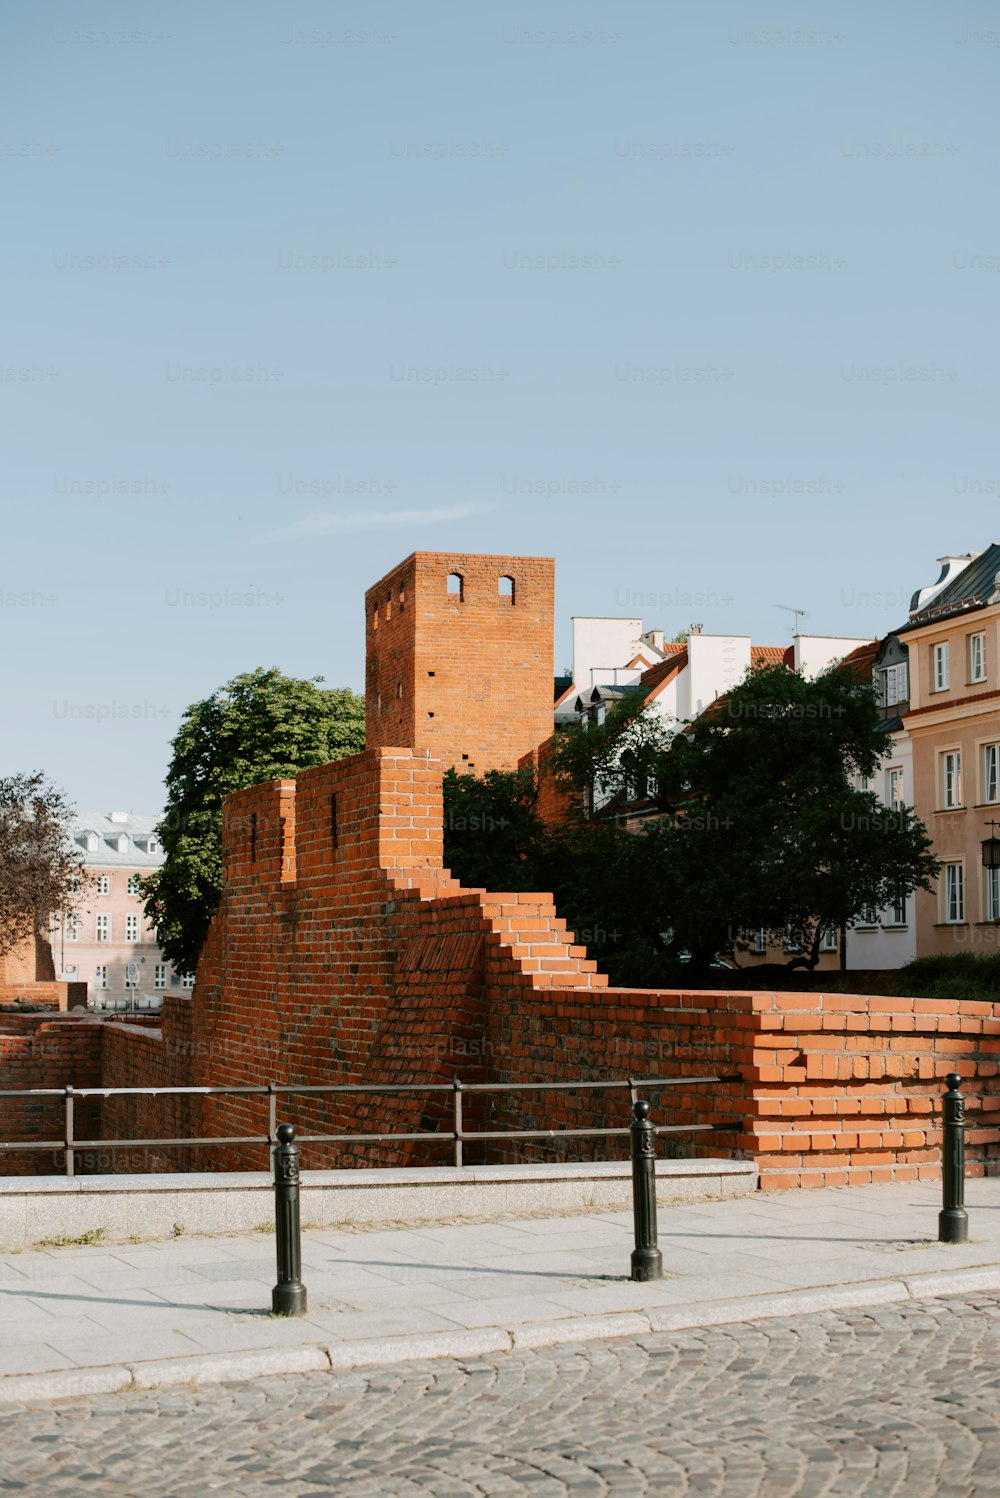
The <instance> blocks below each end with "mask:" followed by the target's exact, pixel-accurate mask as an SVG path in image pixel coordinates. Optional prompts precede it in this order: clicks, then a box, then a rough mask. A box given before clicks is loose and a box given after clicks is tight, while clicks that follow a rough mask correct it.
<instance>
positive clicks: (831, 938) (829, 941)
mask: <svg viewBox="0 0 1000 1498" xmlns="http://www.w3.org/2000/svg"><path fill="white" fill-rule="evenodd" d="M819 949H820V951H821V952H835V951H836V950H837V933H836V930H835V929H834V927H833V926H824V927H823V930H822V932H821V933H820V938H819Z"/></svg>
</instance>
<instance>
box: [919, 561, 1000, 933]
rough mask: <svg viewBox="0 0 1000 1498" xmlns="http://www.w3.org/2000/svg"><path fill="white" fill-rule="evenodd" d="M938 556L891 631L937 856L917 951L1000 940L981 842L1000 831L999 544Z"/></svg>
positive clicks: (997, 906)
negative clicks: (933, 573) (931, 580)
mask: <svg viewBox="0 0 1000 1498" xmlns="http://www.w3.org/2000/svg"><path fill="white" fill-rule="evenodd" d="M942 561H943V564H944V569H945V570H944V572H943V574H942V578H941V579H939V581H938V584H937V585H935V587H934V588H932V589H925V590H923V592H922V593H921V594H918V595H917V596H916V597H915V598H914V608H913V609H912V610H911V613H910V618H909V622H908V623H907V624H905V625H904V626H903V627H902V628H901V629H900V630H898V631H897V635H898V637H899V640H900V641H901V642H902V643H904V644H905V645H906V647H907V650H908V655H909V680H910V700H909V709H908V711H907V712H906V714H905V717H904V722H905V725H906V728H907V731H908V732H909V735H910V739H911V743H912V753H913V803H914V806H915V809H916V812H917V815H918V816H919V817H920V818H921V820H922V821H923V822H924V823H925V825H926V827H927V829H928V831H929V832H930V834H931V837H932V839H933V843H934V853H935V855H936V857H937V858H939V859H940V861H941V874H940V878H939V879H938V884H937V890H936V891H935V893H934V894H928V893H927V892H925V891H923V890H918V891H917V894H916V925H917V956H918V957H923V956H927V955H930V954H932V953H954V952H961V951H968V952H978V953H985V952H990V951H996V950H998V944H1000V869H997V868H990V867H987V866H986V864H987V863H988V862H990V861H991V857H992V854H991V852H990V850H984V847H983V844H984V843H986V842H988V841H989V840H990V839H991V838H992V837H993V835H994V833H995V834H996V835H997V836H998V837H1000V545H993V546H990V547H988V548H987V549H986V550H985V551H982V552H979V553H978V554H971V555H969V556H967V557H946V558H942ZM991 823H995V824H996V825H995V826H991Z"/></svg>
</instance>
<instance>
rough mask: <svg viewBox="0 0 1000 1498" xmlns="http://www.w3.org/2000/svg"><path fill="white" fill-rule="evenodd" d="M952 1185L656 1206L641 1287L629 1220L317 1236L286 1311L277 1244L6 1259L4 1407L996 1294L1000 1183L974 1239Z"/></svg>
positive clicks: (0, 1319) (220, 1241) (39, 1252)
mask: <svg viewBox="0 0 1000 1498" xmlns="http://www.w3.org/2000/svg"><path fill="white" fill-rule="evenodd" d="M939 1205H940V1186H939V1185H938V1184H936V1183H934V1184H928V1185H899V1186H868V1187H855V1188H852V1189H842V1190H830V1191H795V1192H778V1193H774V1194H760V1193H758V1194H756V1195H754V1196H752V1197H746V1198H743V1199H740V1200H735V1201H720V1202H701V1203H696V1204H692V1205H689V1206H678V1207H673V1208H670V1209H666V1210H664V1209H661V1212H660V1243H661V1247H662V1249H663V1255H664V1262H665V1267H666V1278H665V1279H664V1280H662V1281H661V1282H656V1283H653V1284H645V1285H641V1284H633V1283H632V1282H631V1281H630V1280H629V1279H628V1272H629V1254H630V1251H631V1246H632V1242H631V1215H630V1214H629V1213H622V1212H596V1213H593V1214H590V1215H585V1216H584V1215H580V1216H574V1217H545V1218H506V1219H503V1220H499V1221H496V1222H491V1223H474V1224H470V1223H452V1224H443V1225H441V1226H436V1227H421V1228H406V1229H399V1230H396V1231H385V1230H382V1231H378V1230H369V1231H354V1232H349V1231H346V1232H345V1231H343V1230H333V1229H317V1230H310V1231H306V1232H305V1233H304V1234H303V1260H304V1269H303V1279H304V1280H305V1282H306V1285H307V1287H308V1292H309V1314H308V1316H306V1317H302V1318H298V1319H295V1320H281V1319H275V1318H272V1317H271V1316H270V1315H269V1314H268V1313H269V1308H270V1301H271V1287H272V1285H273V1283H274V1278H275V1270H274V1243H273V1238H272V1237H270V1236H268V1235H266V1234H248V1235H244V1236H237V1237H205V1238H193V1237H191V1238H189V1237H182V1238H178V1239H175V1240H172V1241H170V1242H167V1243H147V1244H143V1243H138V1244H128V1243H125V1244H107V1245H96V1246H92V1247H65V1248H48V1249H35V1250H25V1251H23V1252H18V1253H10V1254H6V1255H2V1256H0V1328H2V1331H0V1402H3V1401H8V1402H9V1401H11V1400H19V1401H23V1400H29V1399H32V1398H52V1397H60V1396H64V1395H71V1394H82V1393H98V1392H103V1391H109V1392H110V1391H113V1390H115V1389H121V1388H127V1387H142V1388H153V1387H162V1386H167V1385H170V1384H181V1383H191V1382H216V1381H222V1380H227V1379H238V1378H244V1377H252V1376H255V1375H258V1374H265V1373H272V1374H276V1373H282V1372H288V1373H290V1372H310V1371H318V1370H322V1369H329V1368H331V1367H332V1368H334V1369H342V1368H350V1367H358V1366H365V1365H372V1364H383V1363H392V1362H398V1361H403V1360H408V1359H410V1358H419V1357H434V1356H455V1357H466V1358H468V1357H474V1356H476V1355H483V1354H486V1353H492V1352H497V1351H502V1350H504V1349H507V1348H510V1347H512V1346H520V1347H541V1346H549V1345H555V1344H557V1343H560V1342H569V1341H581V1340H586V1339H589V1338H594V1337H614V1336H617V1335H621V1336H639V1335H643V1334H646V1333H648V1332H649V1331H650V1330H653V1331H669V1330H673V1329H679V1328H683V1327H691V1326H707V1325H714V1324H719V1323H724V1322H732V1321H745V1320H753V1319H757V1318H761V1317H766V1316H777V1315H781V1316H787V1315H792V1314H795V1313H798V1312H805V1311H810V1310H823V1309H836V1308H838V1307H844V1306H863V1305H877V1304H886V1303H889V1302H892V1301H901V1300H906V1299H909V1298H917V1297H921V1298H923V1297H927V1296H934V1295H943V1294H963V1293H969V1292H972V1291H976V1290H987V1289H1000V1179H993V1180H975V1181H970V1182H969V1183H968V1186H967V1201H966V1205H967V1207H968V1210H969V1219H970V1236H971V1240H972V1241H971V1242H969V1243H968V1244H963V1245H951V1246H948V1245H943V1244H939V1243H938V1242H937V1241H936V1239H937V1212H938V1208H939Z"/></svg>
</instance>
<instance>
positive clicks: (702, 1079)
mask: <svg viewBox="0 0 1000 1498" xmlns="http://www.w3.org/2000/svg"><path fill="white" fill-rule="evenodd" d="M742 1080H743V1079H742V1077H740V1076H736V1075H734V1076H724V1075H717V1076H716V1075H712V1076H690V1077H626V1078H624V1079H615V1080H610V1081H603V1082H583V1081H580V1082H463V1081H462V1079H461V1078H460V1077H456V1078H455V1079H454V1081H453V1082H427V1083H424V1082H408V1083H353V1082H352V1083H348V1082H343V1083H332V1084H328V1085H305V1084H303V1085H292V1084H289V1085H285V1084H279V1083H274V1082H268V1083H267V1084H264V1085H260V1086H255V1087H39V1088H15V1089H12V1090H10V1089H8V1090H4V1091H0V1100H3V1099H6V1098H22V1099H31V1100H39V1101H40V1100H42V1099H44V1098H53V1099H60V1100H61V1101H62V1104H63V1109H64V1114H63V1117H64V1130H63V1133H64V1137H63V1139H62V1141H59V1140H57V1139H46V1140H38V1139H30V1140H22V1141H16V1140H15V1141H9V1140H6V1139H5V1140H0V1152H10V1151H17V1150H50V1151H51V1150H60V1149H62V1150H64V1151H65V1156H66V1161H65V1163H66V1172H65V1173H66V1178H67V1180H73V1178H74V1176H75V1170H76V1155H77V1153H78V1152H79V1151H81V1150H97V1149H100V1150H108V1151H115V1150H128V1149H153V1148H155V1149H173V1148H187V1147H194V1146H204V1147H206V1148H212V1147H219V1148H225V1147H228V1146H233V1145H265V1146H267V1148H268V1150H269V1152H273V1150H274V1148H275V1146H276V1145H277V1143H278V1132H277V1131H278V1099H279V1098H280V1097H293V1096H294V1097H323V1096H332V1095H339V1096H345V1095H347V1096H350V1095H353V1096H363V1097H378V1096H385V1095H397V1096H400V1095H406V1094H412V1093H421V1094H425V1095H431V1094H440V1093H446V1094H450V1095H451V1097H452V1127H451V1129H437V1128H434V1129H420V1130H418V1131H416V1132H412V1133H410V1132H390V1133H378V1134H361V1133H351V1134H302V1135H297V1139H298V1142H299V1144H393V1143H407V1142H413V1141H417V1140H425V1141H428V1142H436V1143H439V1144H449V1143H450V1144H451V1146H452V1151H453V1155H452V1163H453V1164H454V1166H455V1167H456V1169H461V1168H462V1165H463V1163H464V1160H463V1147H464V1145H465V1144H466V1143H469V1142H472V1141H480V1140H484V1141H485V1140H492V1141H496V1140H507V1139H510V1140H513V1139H536V1140H550V1141H552V1140H563V1139H578V1138H604V1137H606V1138H627V1137H628V1136H629V1132H630V1130H629V1125H628V1124H626V1125H624V1126H623V1127H621V1128H592V1129H570V1128H563V1129H475V1130H470V1129H466V1128H465V1126H464V1120H463V1101H464V1097H465V1095H466V1094H467V1093H480V1092H481V1093H491V1092H492V1093H514V1092H594V1091H598V1090H604V1091H616V1090H618V1091H625V1090H627V1091H628V1093H629V1101H630V1103H635V1102H636V1101H637V1099H638V1096H639V1094H638V1089H639V1088H640V1087H641V1088H643V1089H645V1090H649V1091H654V1092H655V1091H656V1090H657V1089H663V1088H672V1087H692V1086H704V1085H706V1084H711V1083H729V1082H741V1081H742ZM95 1097H99V1098H111V1097H151V1098H166V1097H177V1098H183V1097H192V1098H193V1097H263V1098H267V1133H266V1134H246V1135H219V1134H217V1135H214V1136H213V1137H212V1138H205V1139H193V1138H185V1139H79V1138H77V1136H76V1132H75V1106H76V1104H77V1102H83V1101H84V1100H86V1099H87V1098H95ZM739 1127H740V1119H739V1117H738V1116H734V1117H733V1118H732V1120H727V1121H723V1122H719V1123H714V1124H710V1123H683V1124H658V1125H656V1133H657V1134H702V1133H713V1132H714V1133H731V1132H733V1131H734V1130H735V1129H738V1128H739Z"/></svg>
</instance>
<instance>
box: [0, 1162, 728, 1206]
mask: <svg viewBox="0 0 1000 1498" xmlns="http://www.w3.org/2000/svg"><path fill="white" fill-rule="evenodd" d="M656 1174H657V1178H658V1179H659V1178H661V1177H662V1178H664V1179H665V1180H677V1181H696V1180H700V1179H703V1178H710V1179H715V1178H717V1177H723V1176H725V1177H731V1178H733V1180H734V1183H735V1181H736V1180H737V1179H739V1178H740V1177H744V1178H746V1179H748V1180H749V1179H753V1180H754V1181H756V1177H757V1167H756V1165H755V1164H754V1163H753V1162H752V1161H750V1160H657V1162H656ZM630 1175H631V1164H630V1162H629V1161H628V1160H613V1161H610V1162H606V1161H602V1162H593V1163H592V1162H590V1161H578V1160H573V1161H567V1162H565V1163H562V1164H552V1165H463V1166H455V1165H451V1166H447V1167H440V1166H428V1167H422V1166H415V1167H410V1168H407V1169H401V1170H391V1169H390V1170H304V1171H303V1172H302V1188H303V1190H309V1189H310V1188H316V1187H328V1188H336V1189H337V1190H354V1191H359V1190H370V1189H371V1188H372V1187H373V1186H374V1187H379V1188H385V1187H387V1186H406V1187H414V1186H417V1187H435V1186H450V1187H455V1186H463V1185H466V1186H475V1185H502V1184H508V1183H509V1184H513V1185H517V1184H519V1183H521V1182H528V1181H550V1182H554V1181H571V1182H578V1181H590V1180H595V1181H607V1180H610V1181H617V1180H624V1179H627V1178H628V1177H629V1176H630ZM271 1185H272V1178H271V1175H270V1172H269V1171H266V1170H246V1171H198V1172H182V1171H164V1172H162V1173H159V1174H155V1175H154V1174H149V1175H88V1176H76V1177H75V1178H74V1179H73V1180H67V1179H66V1177H65V1176H6V1177H3V1178H0V1197H4V1196H34V1195H52V1194H55V1195H59V1194H62V1193H74V1192H83V1193H87V1194H91V1193H112V1194H118V1193H120V1192H129V1193H130V1194H131V1193H137V1192H146V1191H185V1192H187V1191H247V1190H253V1189H255V1188H256V1189H267V1190H270V1188H271Z"/></svg>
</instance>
